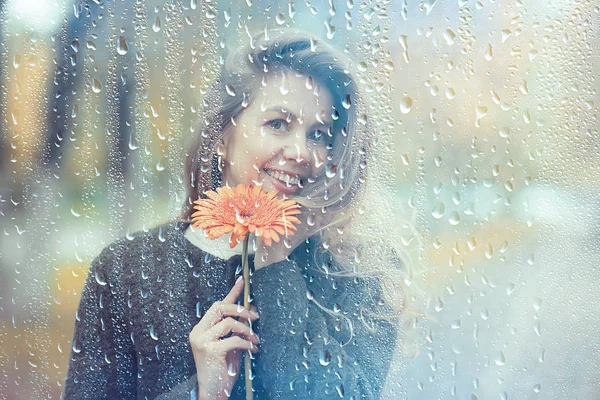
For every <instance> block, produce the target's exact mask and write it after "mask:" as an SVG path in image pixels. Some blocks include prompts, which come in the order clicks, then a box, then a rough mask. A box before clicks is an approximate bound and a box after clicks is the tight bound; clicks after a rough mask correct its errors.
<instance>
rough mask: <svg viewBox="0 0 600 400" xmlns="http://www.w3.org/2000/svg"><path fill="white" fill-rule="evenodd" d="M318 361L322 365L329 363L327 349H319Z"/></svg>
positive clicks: (329, 358)
mask: <svg viewBox="0 0 600 400" xmlns="http://www.w3.org/2000/svg"><path fill="white" fill-rule="evenodd" d="M319 363H320V364H321V365H322V366H324V367H326V366H328V365H329V363H331V354H330V353H329V351H328V350H325V351H323V350H319Z"/></svg>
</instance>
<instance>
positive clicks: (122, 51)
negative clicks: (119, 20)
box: [117, 36, 129, 56]
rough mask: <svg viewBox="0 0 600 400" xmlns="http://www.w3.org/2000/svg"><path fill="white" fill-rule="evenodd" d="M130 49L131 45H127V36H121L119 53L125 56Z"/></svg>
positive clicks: (118, 44) (118, 42) (118, 47)
mask: <svg viewBox="0 0 600 400" xmlns="http://www.w3.org/2000/svg"><path fill="white" fill-rule="evenodd" d="M128 51H129V47H127V41H126V40H125V36H119V40H118V41H117V53H118V54H119V55H121V56H124V55H125V54H127V52H128Z"/></svg>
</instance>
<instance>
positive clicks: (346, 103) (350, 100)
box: [342, 94, 352, 110]
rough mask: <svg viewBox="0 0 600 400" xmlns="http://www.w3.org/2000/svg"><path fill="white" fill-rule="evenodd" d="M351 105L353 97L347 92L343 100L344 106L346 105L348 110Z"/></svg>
mask: <svg viewBox="0 0 600 400" xmlns="http://www.w3.org/2000/svg"><path fill="white" fill-rule="evenodd" d="M351 106H352V99H351V98H350V95H349V94H347V95H346V97H344V99H343V100H342V107H344V108H345V109H346V110H348V109H349V108H350V107H351Z"/></svg>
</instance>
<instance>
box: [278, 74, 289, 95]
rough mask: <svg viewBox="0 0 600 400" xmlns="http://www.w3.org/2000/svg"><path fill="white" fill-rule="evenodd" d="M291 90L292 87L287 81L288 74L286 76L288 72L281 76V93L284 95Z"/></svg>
mask: <svg viewBox="0 0 600 400" xmlns="http://www.w3.org/2000/svg"><path fill="white" fill-rule="evenodd" d="M289 92H290V88H289V84H288V81H287V76H286V74H283V75H282V76H281V85H279V93H281V94H282V95H283V96H285V95H287V94H288V93H289Z"/></svg>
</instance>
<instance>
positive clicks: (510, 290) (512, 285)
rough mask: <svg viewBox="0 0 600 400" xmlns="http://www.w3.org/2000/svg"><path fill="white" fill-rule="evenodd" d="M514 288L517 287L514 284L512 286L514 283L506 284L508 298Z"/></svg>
mask: <svg viewBox="0 0 600 400" xmlns="http://www.w3.org/2000/svg"><path fill="white" fill-rule="evenodd" d="M516 287H517V285H515V284H514V283H512V282H510V283H509V284H508V287H507V288H506V294H507V295H508V296H510V295H511V294H512V293H513V292H514V291H515V288H516Z"/></svg>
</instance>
